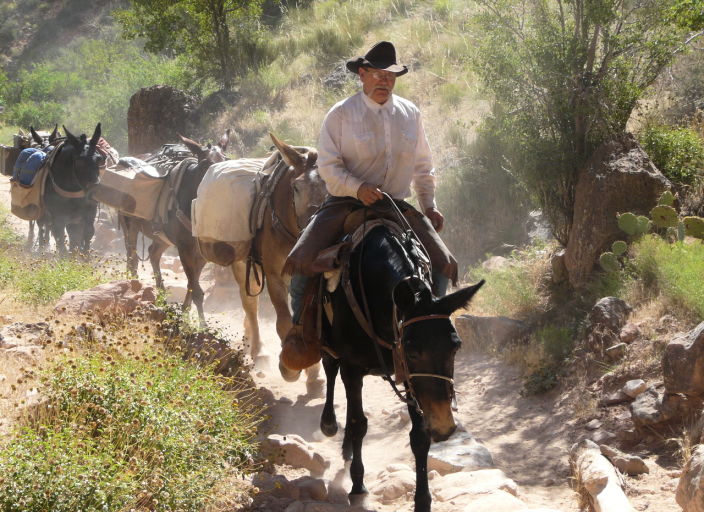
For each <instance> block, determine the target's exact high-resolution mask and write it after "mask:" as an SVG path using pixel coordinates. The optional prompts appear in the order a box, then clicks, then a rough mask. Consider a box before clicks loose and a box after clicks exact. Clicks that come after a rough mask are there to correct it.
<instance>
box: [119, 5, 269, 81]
mask: <svg viewBox="0 0 704 512" xmlns="http://www.w3.org/2000/svg"><path fill="white" fill-rule="evenodd" d="M131 4H132V7H131V9H126V10H120V11H116V12H115V13H114V15H115V17H116V19H117V21H118V22H119V24H120V25H121V26H122V28H123V33H124V36H125V37H126V38H128V39H135V38H144V39H145V40H146V43H145V49H146V50H147V51H148V52H151V53H154V54H162V53H164V52H165V53H167V54H171V55H183V56H184V57H185V58H186V59H187V61H188V63H189V65H191V66H193V68H194V69H196V70H197V71H198V73H199V74H200V75H201V76H204V77H210V78H213V79H214V80H216V81H217V82H218V83H219V84H220V85H221V86H222V87H223V88H225V89H231V88H232V87H233V85H234V83H235V79H236V78H237V77H240V76H242V75H244V74H246V72H247V71H248V70H251V69H254V68H256V67H258V66H259V64H260V63H261V62H262V61H264V60H265V59H264V58H263V57H265V56H266V53H267V48H268V47H267V45H266V44H265V43H266V40H265V38H264V36H263V33H262V31H261V30H260V26H259V24H258V18H259V15H260V13H261V4H262V1H261V0H176V1H172V0H131Z"/></svg>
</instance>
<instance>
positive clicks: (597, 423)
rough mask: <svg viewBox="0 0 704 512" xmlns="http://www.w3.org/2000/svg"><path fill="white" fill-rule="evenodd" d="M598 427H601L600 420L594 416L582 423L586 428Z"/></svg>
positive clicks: (593, 428)
mask: <svg viewBox="0 0 704 512" xmlns="http://www.w3.org/2000/svg"><path fill="white" fill-rule="evenodd" d="M599 427H601V421H599V420H598V419H596V418H595V419H593V420H591V421H590V422H589V423H587V424H586V425H584V428H586V429H587V430H596V429H598V428H599Z"/></svg>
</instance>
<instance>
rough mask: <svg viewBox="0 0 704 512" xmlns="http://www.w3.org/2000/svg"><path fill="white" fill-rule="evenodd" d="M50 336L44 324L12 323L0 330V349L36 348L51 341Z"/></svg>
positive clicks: (49, 329)
mask: <svg viewBox="0 0 704 512" xmlns="http://www.w3.org/2000/svg"><path fill="white" fill-rule="evenodd" d="M52 334H53V333H52V332H51V328H50V327H49V324H48V323H46V322H35V323H25V322H14V323H12V324H10V325H5V326H4V327H3V328H2V329H0V348H2V349H12V348H15V347H22V346H31V347H36V346H37V345H41V344H42V343H45V342H46V341H48V340H49V339H51V337H52Z"/></svg>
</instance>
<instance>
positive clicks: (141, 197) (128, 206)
mask: <svg viewBox="0 0 704 512" xmlns="http://www.w3.org/2000/svg"><path fill="white" fill-rule="evenodd" d="M165 183H166V178H165V177H160V176H155V175H154V174H153V173H151V174H148V173H146V172H142V170H141V169H140V168H136V169H135V168H129V169H120V170H117V169H103V170H101V171H100V183H98V184H97V185H96V186H95V187H94V188H93V191H92V197H93V199H95V200H96V201H99V202H101V203H105V204H107V205H108V206H112V207H113V208H115V209H117V210H118V211H120V212H122V213H125V214H127V215H132V216H133V217H139V218H140V219H146V220H152V219H153V218H154V215H155V213H156V207H157V204H158V201H159V195H160V194H161V191H162V189H163V187H164V184H165Z"/></svg>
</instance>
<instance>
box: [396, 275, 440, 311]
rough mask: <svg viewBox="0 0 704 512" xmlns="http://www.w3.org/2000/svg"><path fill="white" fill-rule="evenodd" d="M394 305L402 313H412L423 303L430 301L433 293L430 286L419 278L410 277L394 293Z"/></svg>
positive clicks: (397, 286) (399, 284)
mask: <svg viewBox="0 0 704 512" xmlns="http://www.w3.org/2000/svg"><path fill="white" fill-rule="evenodd" d="M392 296H393V299H394V304H395V305H396V307H397V308H398V309H399V310H400V311H401V312H402V313H410V312H411V311H413V309H414V308H415V307H416V306H417V305H419V304H421V303H423V302H424V301H428V302H429V301H430V300H431V298H432V293H431V292H430V289H429V288H428V286H427V285H426V284H425V283H424V282H423V281H422V280H421V279H419V278H417V277H410V278H408V279H404V280H403V281H401V282H400V283H398V284H397V285H396V286H395V287H394V290H393V292H392Z"/></svg>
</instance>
